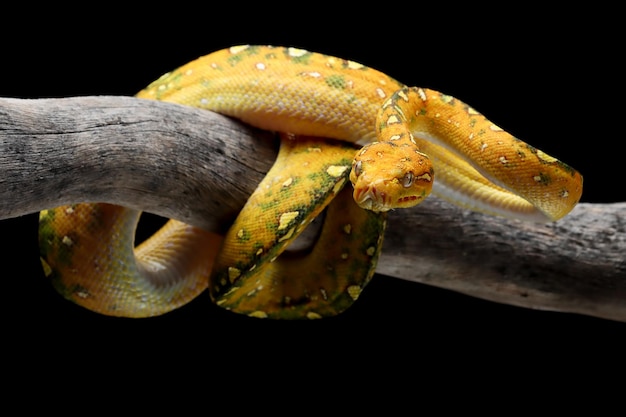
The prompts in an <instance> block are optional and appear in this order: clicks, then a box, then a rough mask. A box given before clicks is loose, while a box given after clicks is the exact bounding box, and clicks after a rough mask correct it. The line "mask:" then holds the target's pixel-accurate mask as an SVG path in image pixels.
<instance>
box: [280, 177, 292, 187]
mask: <svg viewBox="0 0 626 417" xmlns="http://www.w3.org/2000/svg"><path fill="white" fill-rule="evenodd" d="M292 183H293V177H289V178H287V179H286V180H285V182H283V185H282V187H283V188H287V187H289V186H290V185H291V184H292Z"/></svg>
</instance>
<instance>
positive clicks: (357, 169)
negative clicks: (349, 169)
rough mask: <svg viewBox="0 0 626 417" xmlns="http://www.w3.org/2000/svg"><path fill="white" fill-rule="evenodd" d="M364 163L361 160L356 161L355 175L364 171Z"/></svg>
mask: <svg viewBox="0 0 626 417" xmlns="http://www.w3.org/2000/svg"><path fill="white" fill-rule="evenodd" d="M362 165H363V164H362V163H361V161H356V164H354V175H356V176H357V177H358V176H360V175H361V171H363V166H362Z"/></svg>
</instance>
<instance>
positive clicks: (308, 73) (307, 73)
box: [300, 71, 322, 78]
mask: <svg viewBox="0 0 626 417" xmlns="http://www.w3.org/2000/svg"><path fill="white" fill-rule="evenodd" d="M300 75H304V76H305V77H311V78H321V77H322V74H321V73H319V72H317V71H304V72H301V73H300Z"/></svg>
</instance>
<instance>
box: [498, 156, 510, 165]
mask: <svg viewBox="0 0 626 417" xmlns="http://www.w3.org/2000/svg"><path fill="white" fill-rule="evenodd" d="M498 160H499V161H500V162H501V163H502V164H508V163H509V161H508V160H507V159H506V156H501V157H500V158H498Z"/></svg>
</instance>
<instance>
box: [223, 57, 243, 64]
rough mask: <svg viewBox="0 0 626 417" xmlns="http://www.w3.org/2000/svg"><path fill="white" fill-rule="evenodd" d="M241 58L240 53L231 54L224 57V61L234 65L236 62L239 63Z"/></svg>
mask: <svg viewBox="0 0 626 417" xmlns="http://www.w3.org/2000/svg"><path fill="white" fill-rule="evenodd" d="M242 60H243V57H242V56H241V55H232V56H229V57H228V58H227V59H226V62H227V63H228V64H229V65H230V66H231V67H234V66H235V65H237V64H238V63H240V62H241V61H242Z"/></svg>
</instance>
